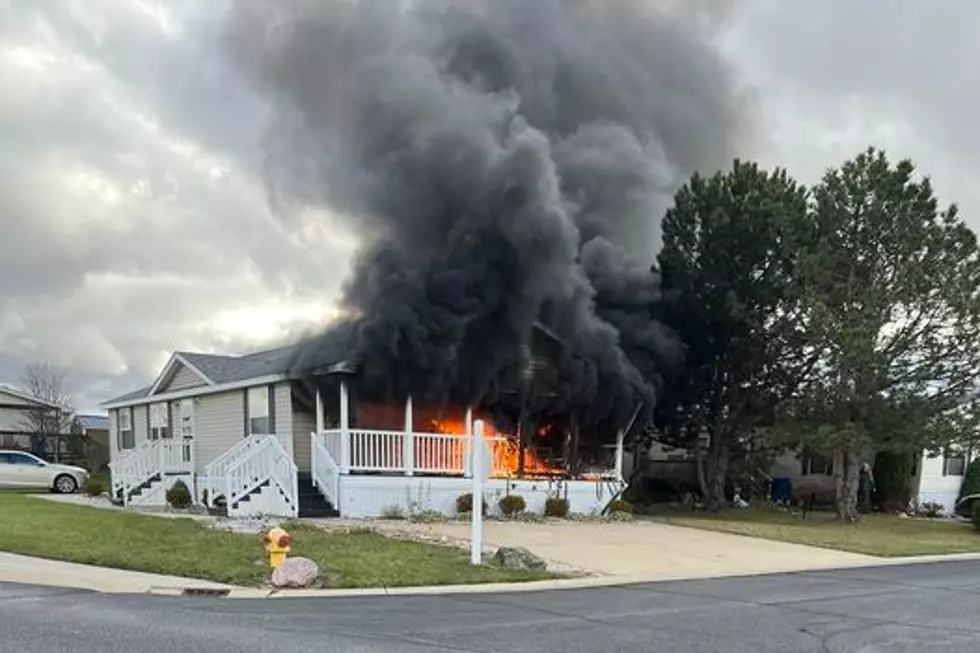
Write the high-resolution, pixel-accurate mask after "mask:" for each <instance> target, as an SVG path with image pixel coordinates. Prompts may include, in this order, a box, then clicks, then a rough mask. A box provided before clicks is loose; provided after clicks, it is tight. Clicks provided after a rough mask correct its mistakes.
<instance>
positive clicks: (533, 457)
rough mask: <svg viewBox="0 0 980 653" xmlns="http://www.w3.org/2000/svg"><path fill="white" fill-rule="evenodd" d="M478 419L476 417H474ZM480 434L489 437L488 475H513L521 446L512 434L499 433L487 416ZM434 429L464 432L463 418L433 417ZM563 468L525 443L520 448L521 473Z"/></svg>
mask: <svg viewBox="0 0 980 653" xmlns="http://www.w3.org/2000/svg"><path fill="white" fill-rule="evenodd" d="M477 419H479V418H477ZM483 423H484V428H483V437H485V438H488V439H493V440H494V443H493V445H492V446H491V449H490V450H491V451H492V452H493V453H492V455H493V464H492V466H491V468H490V469H491V471H490V475H491V476H493V477H495V478H507V477H511V476H515V475H516V474H517V473H518V472H519V471H520V468H521V447H520V444H519V443H518V439H517V437H515V436H512V435H508V434H504V433H501V432H500V431H499V430H497V428H496V427H494V426H493V424H492V423H491V422H490V421H489V420H484V421H483ZM430 424H431V425H432V429H433V431H434V432H436V433H443V434H446V435H458V436H460V437H464V436H465V435H466V422H465V421H463V420H457V419H448V418H442V419H433V420H431V421H430ZM564 473H565V470H564V469H562V468H561V467H559V466H554V465H550V464H549V463H548V462H547V461H546V460H545V459H544V458H543V457H542V456H541V455H540V454H539V453H538V452H537V451H535V450H534V449H532V448H530V447H528V448H526V449H525V450H524V474H525V475H527V474H530V475H535V474H538V475H549V476H550V475H557V474H564Z"/></svg>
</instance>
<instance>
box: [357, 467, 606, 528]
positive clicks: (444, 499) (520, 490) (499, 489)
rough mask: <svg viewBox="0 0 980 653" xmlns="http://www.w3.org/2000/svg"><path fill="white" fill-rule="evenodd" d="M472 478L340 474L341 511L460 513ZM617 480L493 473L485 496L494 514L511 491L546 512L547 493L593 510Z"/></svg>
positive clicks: (362, 514)
mask: <svg viewBox="0 0 980 653" xmlns="http://www.w3.org/2000/svg"><path fill="white" fill-rule="evenodd" d="M472 486H473V482H472V479H468V478H439V477H431V476H430V477H425V476H359V475H353V476H341V477H340V506H338V507H339V509H340V513H341V515H342V516H343V517H345V518H350V519H371V518H376V517H380V516H381V515H382V514H383V513H384V512H385V510H387V509H391V508H398V509H400V510H401V511H402V512H403V513H408V512H412V511H423V510H434V511H437V512H440V513H442V514H444V515H446V516H454V515H455V514H456V497H458V496H459V495H461V494H466V493H468V492H471V491H472ZM619 487H620V486H619V485H618V484H617V483H616V482H613V481H564V480H562V481H559V480H555V481H549V480H513V479H498V478H489V479H485V480H484V481H483V492H484V500H485V501H486V502H487V509H488V510H489V511H490V514H496V513H497V512H498V507H497V502H498V501H499V500H500V498H501V497H503V496H505V495H507V494H512V495H519V496H522V497H524V500H525V502H526V503H527V510H529V511H531V512H535V513H537V514H539V515H540V514H543V512H544V504H545V501H546V500H547V499H548V497H551V496H558V497H561V498H565V499H568V503H569V510H570V511H571V512H575V513H582V514H594V513H598V512H599V511H601V510H602V509H603V508H605V506H606V504H607V503H609V501H611V500H612V499H613V498H614V496H615V494H616V493H617V492H618V491H619Z"/></svg>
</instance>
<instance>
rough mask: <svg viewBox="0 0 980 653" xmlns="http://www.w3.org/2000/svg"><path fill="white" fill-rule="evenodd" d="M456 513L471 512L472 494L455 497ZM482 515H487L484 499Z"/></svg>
mask: <svg viewBox="0 0 980 653" xmlns="http://www.w3.org/2000/svg"><path fill="white" fill-rule="evenodd" d="M456 512H457V513H460V514H462V513H471V512H473V494H472V493H470V492H467V493H466V494H461V495H459V496H458V497H456ZM483 514H484V515H486V514H487V502H486V499H484V500H483Z"/></svg>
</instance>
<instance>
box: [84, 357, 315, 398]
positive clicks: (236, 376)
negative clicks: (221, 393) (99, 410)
mask: <svg viewBox="0 0 980 653" xmlns="http://www.w3.org/2000/svg"><path fill="white" fill-rule="evenodd" d="M298 349H299V345H290V346H288V347H279V348H277V349H269V350H266V351H260V352H255V353H254V354H246V355H244V356H225V355H221V354H202V353H198V352H191V351H178V352H174V355H175V356H179V357H180V358H182V359H183V360H185V361H187V363H189V364H190V365H193V366H194V368H196V369H197V370H199V371H200V372H201V374H203V375H204V376H205V377H207V379H206V380H207V381H209V382H210V383H211V384H214V385H224V384H226V383H235V382H238V381H248V380H249V379H257V378H260V377H267V376H272V375H277V374H287V373H288V372H289V371H290V368H291V366H292V362H293V360H294V358H295V356H296V353H297V350H298ZM153 387H154V386H153V385H148V386H146V387H144V388H140V389H139V390H134V391H132V392H128V393H126V394H124V395H120V396H118V397H114V398H112V399H110V400H108V401H106V402H103V405H105V404H115V403H120V402H126V401H133V400H136V399H143V398H145V397H148V396H149V395H150V393H151V391H152V390H153Z"/></svg>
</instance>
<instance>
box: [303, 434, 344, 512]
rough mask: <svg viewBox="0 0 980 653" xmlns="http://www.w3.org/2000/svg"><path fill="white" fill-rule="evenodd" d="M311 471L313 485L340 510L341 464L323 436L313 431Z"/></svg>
mask: <svg viewBox="0 0 980 653" xmlns="http://www.w3.org/2000/svg"><path fill="white" fill-rule="evenodd" d="M310 437H311V438H312V440H311V443H310V454H311V463H310V471H311V476H312V477H313V486H314V487H315V488H316V489H317V490H318V491H319V492H320V494H322V495H323V496H324V497H325V498H326V499H327V501H329V502H330V503H331V504H332V505H333V507H334V508H335V509H336V510H338V511H339V510H340V466H339V465H338V464H337V461H335V460H334V457H333V455H332V454H331V453H330V450H329V449H328V448H327V445H326V443H325V442H324V441H323V437H322V436H319V435H318V434H317V433H311V434H310Z"/></svg>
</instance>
